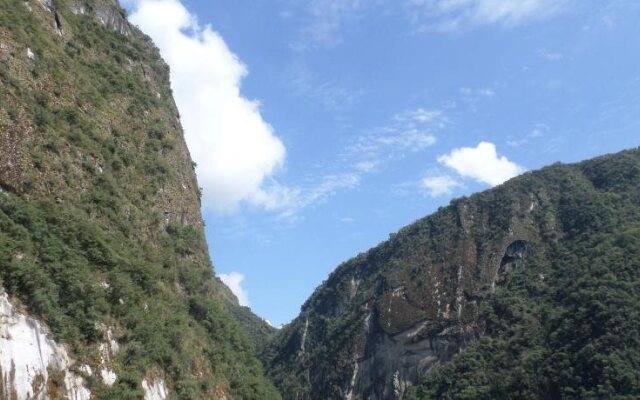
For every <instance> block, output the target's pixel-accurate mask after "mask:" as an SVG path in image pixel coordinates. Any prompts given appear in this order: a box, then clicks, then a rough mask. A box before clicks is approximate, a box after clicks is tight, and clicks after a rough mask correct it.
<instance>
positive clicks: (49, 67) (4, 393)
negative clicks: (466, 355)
mask: <svg viewBox="0 0 640 400" xmlns="http://www.w3.org/2000/svg"><path fill="white" fill-rule="evenodd" d="M0 188H1V190H0V280H1V284H2V288H0V292H1V293H2V297H1V298H0V398H7V399H14V398H17V399H27V398H37V399H45V398H47V399H48V398H50V399H70V398H73V399H88V398H89V396H93V397H92V398H97V399H139V398H142V397H143V396H144V397H145V398H147V399H164V398H177V399H198V398H203V399H205V398H206V399H218V398H219V399H224V398H226V399H231V398H236V399H274V398H279V395H278V393H277V392H276V390H275V389H274V387H273V386H272V385H271V384H270V383H269V382H268V381H267V380H265V378H264V376H263V373H262V367H261V365H260V363H259V361H258V360H257V359H256V358H255V356H254V350H253V346H252V344H251V342H250V340H249V338H248V337H247V336H246V335H245V334H244V332H243V329H242V328H241V326H240V324H241V323H242V324H244V325H245V329H247V330H248V329H249V328H251V329H252V330H253V332H254V334H253V341H254V342H260V341H262V340H264V338H263V337H262V336H261V335H263V334H269V333H270V332H271V331H270V328H269V327H268V326H267V325H266V323H264V322H263V321H261V320H260V319H258V318H257V317H255V316H253V315H252V314H251V313H250V312H249V310H247V309H244V308H242V307H240V306H239V305H238V304H237V301H236V299H235V297H234V296H233V295H232V294H231V292H230V291H229V290H228V289H227V288H226V287H225V286H224V285H222V283H221V282H220V281H219V280H217V279H216V278H215V277H214V276H213V273H212V268H211V263H210V260H209V256H208V253H207V247H206V243H205V241H204V235H203V222H202V220H201V216H200V199H199V189H198V186H197V182H196V179H195V174H194V170H193V164H192V162H191V159H190V156H189V153H188V150H187V148H186V145H185V142H184V139H183V134H182V130H181V127H180V116H179V114H178V111H177V109H176V107H175V104H174V102H173V99H172V96H171V90H170V86H169V76H168V68H167V66H166V65H165V64H164V62H162V60H161V58H160V56H159V54H158V51H157V49H155V47H154V46H153V44H152V43H151V41H150V39H149V38H147V37H146V36H144V35H143V34H142V33H141V32H139V31H138V30H137V29H136V28H134V27H132V26H130V25H129V24H128V23H127V21H126V19H125V18H124V13H123V11H122V9H121V8H120V7H119V6H118V4H117V2H116V0H0ZM234 316H241V317H242V318H238V319H236V318H234Z"/></svg>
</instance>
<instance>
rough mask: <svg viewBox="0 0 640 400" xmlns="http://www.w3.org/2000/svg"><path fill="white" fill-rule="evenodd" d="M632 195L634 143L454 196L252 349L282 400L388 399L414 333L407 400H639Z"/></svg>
mask: <svg viewBox="0 0 640 400" xmlns="http://www.w3.org/2000/svg"><path fill="white" fill-rule="evenodd" d="M639 188H640V149H635V150H629V151H624V152H622V153H619V154H616V155H611V156H604V157H600V158H596V159H593V160H589V161H585V162H583V163H579V164H575V165H562V164H556V165H553V166H551V167H548V168H544V169H543V170H541V171H538V172H533V173H528V174H525V175H523V176H521V177H519V178H516V179H514V180H512V181H510V182H508V183H506V184H504V185H502V186H500V187H498V188H495V189H492V190H489V191H486V192H483V193H479V194H476V195H474V196H471V197H470V198H462V199H457V200H454V201H452V203H451V205H450V206H448V207H443V208H441V209H440V210H438V212H436V213H435V214H433V215H431V216H429V217H427V218H424V219H421V220H419V221H417V222H416V223H414V224H412V225H410V226H408V227H406V228H403V229H402V230H400V231H399V232H398V233H397V234H395V235H393V236H392V237H391V239H390V240H389V241H386V242H384V243H382V244H380V245H379V246H377V247H375V248H373V249H371V250H369V251H368V252H366V253H365V254H361V255H359V256H358V257H356V258H354V259H352V260H350V261H348V262H346V263H345V264H343V265H341V266H340V267H339V268H338V269H337V270H336V271H335V272H334V273H332V275H331V276H330V277H329V279H328V280H327V281H326V282H325V283H323V285H321V286H320V287H319V288H318V289H317V290H316V292H315V293H314V294H313V295H312V296H311V298H310V299H309V300H308V301H307V303H306V304H305V305H304V306H303V309H302V314H301V316H300V317H299V318H298V319H296V320H295V321H294V322H293V323H292V324H290V325H289V326H287V327H285V328H284V329H283V330H282V331H280V332H278V334H277V335H276V336H275V337H274V339H273V340H272V341H271V342H270V344H269V345H268V346H267V347H266V349H265V350H264V351H263V353H262V358H263V360H264V362H265V363H266V365H267V366H268V374H269V376H270V377H271V378H272V379H273V381H274V382H275V383H276V385H277V386H278V388H279V389H280V390H281V392H282V393H283V396H284V397H285V398H287V399H302V398H313V399H321V398H323V396H324V398H337V397H343V396H345V395H346V393H347V392H348V390H350V388H352V389H353V390H354V392H353V395H354V398H367V396H368V395H371V394H372V393H376V395H377V396H382V394H381V393H383V392H384V393H387V394H386V395H384V396H385V397H383V398H386V396H391V395H390V394H388V393H390V392H389V391H390V390H394V389H393V388H394V386H393V385H394V374H395V373H396V371H397V370H398V369H396V368H402V365H403V364H402V362H399V361H398V357H403V354H408V356H407V357H406V358H405V359H404V360H405V361H406V362H411V361H410V360H411V359H412V358H411V357H412V355H415V354H417V353H415V352H416V351H417V350H416V349H417V348H418V347H416V346H417V344H416V343H419V342H421V341H424V342H425V343H427V345H426V347H427V349H426V350H423V351H424V352H425V355H424V359H427V356H428V357H431V358H432V359H435V360H436V361H435V362H432V363H431V364H427V367H422V368H424V369H423V374H424V376H422V377H417V378H416V379H415V380H413V382H412V381H411V380H409V383H414V384H415V385H414V386H413V387H410V388H409V389H408V390H407V391H406V392H405V396H404V397H405V398H408V399H498V398H500V399H502V398H505V399H542V398H544V399H600V398H611V399H627V398H628V399H631V398H636V397H637V394H638V393H640V373H639V372H638V371H640V350H639V349H640V346H639V345H640V343H639V341H640V335H639V334H640V235H639V234H640V190H639ZM518 240H520V241H523V243H527V244H526V246H527V250H526V255H525V254H523V255H522V259H520V260H518V261H516V262H514V263H513V264H512V265H510V266H509V264H508V262H509V259H507V260H506V261H505V258H503V254H505V257H506V254H507V252H506V251H505V249H506V247H507V245H509V244H510V243H515V242H517V241H518ZM505 263H506V264H507V266H508V268H505V267H504V266H505ZM434 282H438V284H437V285H435V284H434ZM356 285H357V286H356ZM354 287H357V290H354ZM354 292H355V294H354ZM418 326H419V327H421V328H420V329H419V330H417V331H415V332H416V333H413V335H414V336H412V337H413V338H415V340H413V341H410V342H408V343H409V345H408V346H410V347H407V349H406V350H403V351H398V350H397V349H396V350H393V349H392V347H390V346H392V345H390V344H389V343H393V342H396V343H398V341H399V340H400V338H399V337H398V336H396V335H399V334H403V333H406V332H410V331H411V330H412V329H416V327H418ZM447 332H459V333H447ZM303 333H305V334H303ZM303 338H304V339H303ZM385 338H386V339H385ZM388 338H393V339H388ZM302 342H304V346H303V345H302ZM429 343H430V345H429ZM385 346H386V347H385ZM429 346H431V348H430V349H429ZM439 346H441V347H439ZM389 351H394V352H395V353H393V354H395V355H394V356H393V357H392V358H390V359H386V361H376V360H385V357H386V356H385V354H387V352H389ZM374 356H376V357H378V358H375V357H374ZM376 362H378V364H375V363H376ZM356 363H357V364H358V365H359V368H358V369H357V370H356V369H355V365H356ZM371 365H375V366H374V367H371ZM354 371H356V374H355V376H356V378H352V377H353V376H354ZM352 379H355V381H354V382H355V386H354V387H352V386H351V380H352ZM410 379H411V378H410ZM367 382H368V383H367Z"/></svg>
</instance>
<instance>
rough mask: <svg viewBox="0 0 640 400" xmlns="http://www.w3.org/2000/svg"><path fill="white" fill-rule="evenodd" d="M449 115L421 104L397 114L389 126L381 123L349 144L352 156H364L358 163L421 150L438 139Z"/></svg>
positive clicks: (375, 162)
mask: <svg viewBox="0 0 640 400" xmlns="http://www.w3.org/2000/svg"><path fill="white" fill-rule="evenodd" d="M446 122H447V121H446V118H445V117H444V114H443V113H442V112H441V111H438V110H426V109H423V108H418V109H415V110H409V111H405V112H402V113H399V114H396V115H395V116H394V117H393V118H392V121H391V122H390V123H389V124H388V125H385V126H381V127H377V128H374V129H372V130H370V132H368V133H366V134H364V135H361V136H358V137H357V138H356V139H355V140H354V141H353V143H351V144H350V145H349V146H347V149H346V153H347V154H348V155H350V156H359V157H364V158H365V160H360V161H359V162H358V164H357V165H359V166H363V165H366V164H363V163H373V165H377V164H378V163H379V162H380V159H381V158H394V157H395V156H396V155H397V154H400V155H402V154H403V153H406V152H411V153H415V152H420V151H423V150H425V149H426V148H427V147H430V146H433V145H434V144H435V143H436V142H437V138H436V136H435V132H436V131H438V130H440V129H442V128H444V126H445V125H446Z"/></svg>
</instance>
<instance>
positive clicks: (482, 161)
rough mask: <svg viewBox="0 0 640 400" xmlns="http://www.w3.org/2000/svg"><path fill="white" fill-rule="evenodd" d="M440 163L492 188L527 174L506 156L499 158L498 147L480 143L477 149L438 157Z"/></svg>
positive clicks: (460, 149) (467, 148) (468, 149)
mask: <svg viewBox="0 0 640 400" xmlns="http://www.w3.org/2000/svg"><path fill="white" fill-rule="evenodd" d="M438 162H439V163H441V164H443V165H446V166H447V167H449V168H452V169H454V170H455V171H456V172H457V173H458V174H460V175H461V176H463V177H467V178H472V179H475V180H476V181H479V182H482V183H486V184H488V185H491V186H496V185H499V184H501V183H503V182H505V181H507V180H509V179H511V178H513V177H514V176H517V175H520V174H521V173H523V172H525V169H524V168H523V167H521V166H519V165H518V164H516V163H514V162H512V161H509V160H508V159H507V158H506V157H505V156H498V153H497V151H496V146H495V144H493V143H489V142H480V143H479V144H478V146H476V147H462V148H459V149H455V150H453V151H451V152H450V153H449V154H445V155H442V156H440V157H438Z"/></svg>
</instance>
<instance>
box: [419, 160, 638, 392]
mask: <svg viewBox="0 0 640 400" xmlns="http://www.w3.org/2000/svg"><path fill="white" fill-rule="evenodd" d="M582 167H583V170H584V173H585V175H586V177H587V178H588V180H586V179H572V180H570V181H567V182H566V183H567V185H566V186H565V187H564V190H563V191H562V192H561V194H560V199H559V213H558V214H559V215H558V216H559V219H560V223H561V224H562V231H563V233H564V234H563V236H562V239H561V240H558V241H554V242H550V243H548V244H547V246H548V251H549V252H550V254H551V256H550V258H551V260H552V261H551V262H550V263H549V264H548V265H530V266H528V269H527V271H517V272H516V273H515V274H514V276H512V277H511V278H510V280H509V282H508V283H507V284H506V285H505V286H504V287H501V288H499V289H498V290H497V291H496V293H495V294H494V295H492V296H490V297H489V298H488V299H487V302H486V303H485V305H484V309H483V319H484V320H485V321H486V332H485V336H484V337H483V338H482V339H481V340H480V341H479V342H478V343H476V344H474V345H472V346H470V347H469V348H467V349H466V350H465V351H464V352H462V353H461V354H460V355H458V356H457V357H456V358H454V360H453V361H452V362H451V363H449V364H445V365H443V366H441V367H440V368H437V369H436V370H435V371H434V372H432V373H430V374H428V375H426V377H425V378H424V379H423V380H422V382H421V383H420V384H419V385H418V386H416V387H415V388H414V389H413V390H412V393H411V394H410V395H409V396H408V398H409V399H412V398H415V399H496V398H501V399H541V398H545V399H601V398H608V399H633V398H637V396H638V393H640V372H638V371H640V336H639V335H638V334H639V333H640V191H639V190H638V189H639V188H640V152H638V151H635V152H626V153H622V154H620V155H618V156H616V157H615V158H610V159H600V160H594V161H593V162H589V163H585V164H583V165H582ZM546 172H547V173H551V172H559V171H546ZM532 271H536V272H535V273H534V272H532ZM540 271H545V273H544V276H545V278H544V284H540V278H539V276H537V275H538V274H539V273H540Z"/></svg>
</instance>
